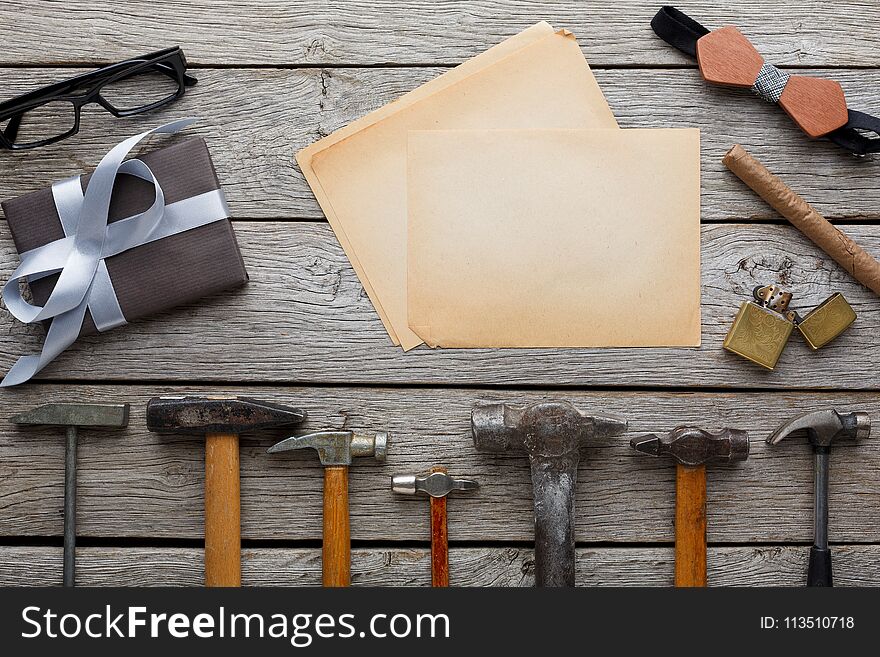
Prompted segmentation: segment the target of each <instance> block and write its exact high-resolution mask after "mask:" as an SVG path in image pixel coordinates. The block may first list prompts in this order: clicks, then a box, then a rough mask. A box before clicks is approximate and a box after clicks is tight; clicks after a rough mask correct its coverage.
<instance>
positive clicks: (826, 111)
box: [696, 26, 849, 138]
mask: <svg viewBox="0 0 880 657" xmlns="http://www.w3.org/2000/svg"><path fill="white" fill-rule="evenodd" d="M696 54H697V63H698V64H699V67H700V73H701V74H702V76H703V78H704V79H705V80H706V81H707V82H710V83H713V84H723V85H727V86H731V87H742V88H747V89H751V90H752V92H754V93H755V94H756V95H758V96H760V97H761V98H763V99H764V100H767V101H769V102H771V103H778V104H779V106H780V107H782V109H784V110H785V112H786V113H787V114H788V115H789V116H790V117H791V118H792V120H793V121H794V122H795V123H796V124H797V125H798V127H799V128H800V129H801V130H803V131H804V132H805V133H807V134H808V135H809V136H810V137H813V138H817V137H823V136H825V135H827V134H828V133H830V132H833V131H835V130H837V129H838V128H842V127H843V126H844V125H846V123H847V121H848V120H849V113H848V111H847V106H846V97H845V96H844V93H843V88H842V87H841V86H840V84H838V83H837V82H835V81H834V80H824V79H822V78H814V77H807V76H804V75H788V74H787V73H785V72H784V71H780V70H779V69H778V68H776V67H775V66H773V65H772V64H768V63H767V62H765V61H764V58H763V57H762V56H761V54H760V53H759V52H758V51H757V50H755V47H754V46H752V44H751V43H750V42H749V40H748V39H747V38H746V37H745V35H743V33H742V32H740V31H739V30H738V29H736V28H735V27H733V26H727V27H722V28H721V29H718V30H713V31H712V32H709V33H708V34H706V35H705V36H702V37H700V38H699V39H698V40H697V44H696Z"/></svg>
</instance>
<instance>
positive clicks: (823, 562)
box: [807, 545, 834, 586]
mask: <svg viewBox="0 0 880 657" xmlns="http://www.w3.org/2000/svg"><path fill="white" fill-rule="evenodd" d="M807 586H834V584H833V583H832V578H831V550H823V549H822V548H819V547H816V546H815V545H814V546H813V547H811V548H810V566H809V569H808V570H807Z"/></svg>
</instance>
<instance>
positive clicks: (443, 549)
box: [391, 466, 480, 586]
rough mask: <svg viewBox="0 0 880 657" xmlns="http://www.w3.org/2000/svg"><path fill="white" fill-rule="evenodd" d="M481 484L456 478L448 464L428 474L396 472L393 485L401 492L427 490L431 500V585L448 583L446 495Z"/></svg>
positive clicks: (395, 490)
mask: <svg viewBox="0 0 880 657" xmlns="http://www.w3.org/2000/svg"><path fill="white" fill-rule="evenodd" d="M479 487H480V484H478V483H477V482H476V481H474V480H472V479H453V478H452V477H450V476H449V474H448V473H447V471H446V468H442V467H439V466H438V467H434V468H431V471H430V472H429V473H428V474H425V475H418V476H417V475H395V476H394V477H392V479H391V489H392V490H393V491H394V492H395V493H399V494H401V495H416V494H417V493H424V494H425V495H428V497H429V498H430V500H431V586H449V535H448V532H447V523H446V496H447V495H449V493H451V492H452V491H456V490H458V491H470V490H476V489H477V488H479Z"/></svg>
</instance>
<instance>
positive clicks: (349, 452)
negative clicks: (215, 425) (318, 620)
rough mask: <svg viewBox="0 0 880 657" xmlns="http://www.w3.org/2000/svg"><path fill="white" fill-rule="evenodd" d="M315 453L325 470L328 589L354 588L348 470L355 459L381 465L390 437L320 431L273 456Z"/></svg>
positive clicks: (283, 445)
mask: <svg viewBox="0 0 880 657" xmlns="http://www.w3.org/2000/svg"><path fill="white" fill-rule="evenodd" d="M293 449H314V450H315V451H317V452H318V458H319V459H320V461H321V465H323V466H324V528H323V548H322V555H321V565H322V569H323V575H322V581H323V584H324V586H350V585H351V519H350V517H349V514H348V467H349V466H350V465H351V461H352V459H353V458H354V457H364V456H372V457H373V458H375V459H376V460H377V461H379V462H380V463H382V462H384V461H385V455H386V454H387V451H388V434H387V433H385V432H379V433H377V434H375V435H373V436H365V435H361V434H356V433H354V432H353V431H333V430H325V431H317V432H314V433H309V434H305V435H302V436H293V437H291V438H287V439H286V440H282V441H281V442H279V443H277V444H275V445H272V447H270V448H269V453H270V454H274V453H275V452H286V451H289V450H293Z"/></svg>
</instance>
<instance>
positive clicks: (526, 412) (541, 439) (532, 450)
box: [471, 401, 627, 586]
mask: <svg viewBox="0 0 880 657" xmlns="http://www.w3.org/2000/svg"><path fill="white" fill-rule="evenodd" d="M626 426H627V425H626V422H624V421H623V420H618V419H615V418H611V417H600V416H592V415H587V414H585V413H582V412H581V411H579V410H578V409H577V408H575V407H574V406H573V405H572V404H570V403H569V402H566V401H545V402H538V403H533V404H527V405H525V406H515V405H510V404H481V405H478V406H476V407H475V408H474V410H473V413H472V415H471V432H472V433H473V438H474V446H475V447H476V448H477V449H478V450H480V451H486V452H507V451H518V452H525V453H526V454H527V455H528V457H529V463H530V465H531V469H532V491H533V495H534V503H535V584H536V586H574V583H575V549H574V548H575V539H574V490H575V485H576V483H577V468H578V462H579V461H580V447H581V445H583V444H586V443H588V442H590V441H593V440H595V439H597V438H602V437H605V436H610V435H613V434H616V433H620V432H622V431H625V430H626Z"/></svg>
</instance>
